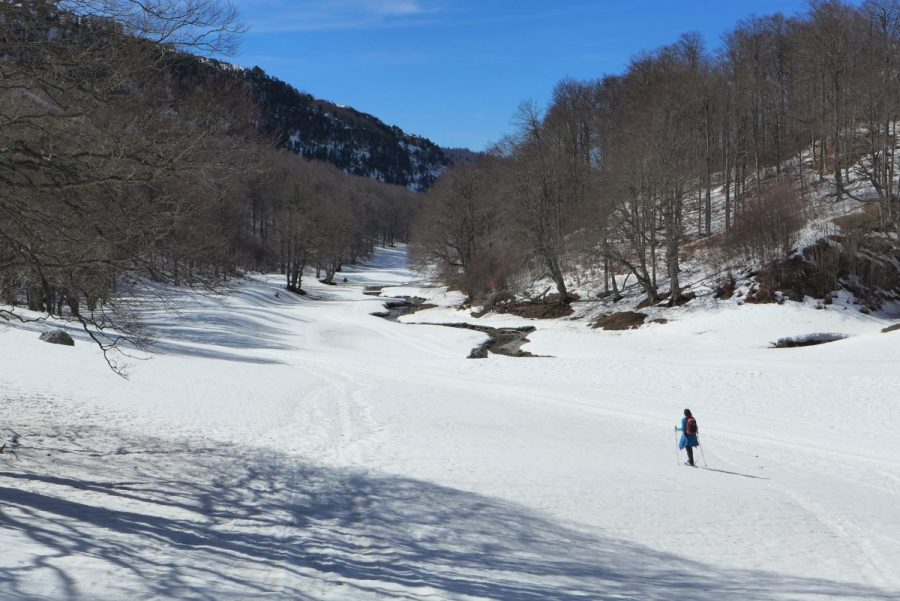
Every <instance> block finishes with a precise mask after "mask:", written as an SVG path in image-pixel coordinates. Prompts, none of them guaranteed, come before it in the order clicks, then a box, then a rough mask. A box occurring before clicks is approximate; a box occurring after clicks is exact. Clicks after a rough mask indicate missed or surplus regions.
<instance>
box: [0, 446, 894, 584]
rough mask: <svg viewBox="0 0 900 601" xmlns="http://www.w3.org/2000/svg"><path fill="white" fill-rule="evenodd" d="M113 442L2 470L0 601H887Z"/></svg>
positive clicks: (227, 454)
mask: <svg viewBox="0 0 900 601" xmlns="http://www.w3.org/2000/svg"><path fill="white" fill-rule="evenodd" d="M119 436H120V435H119V434H118V433H114V434H112V435H110V437H109V440H110V441H111V443H110V444H112V443H115V444H118V445H122V444H125V445H127V446H128V447H129V448H130V449H132V450H133V451H135V452H134V453H120V452H117V450H116V449H115V446H114V445H113V446H110V447H109V448H108V449H94V451H96V452H93V453H85V452H83V450H81V449H79V450H78V451H77V452H76V451H73V450H72V449H70V448H67V447H66V446H65V443H63V444H61V445H60V446H59V447H58V448H53V449H52V451H51V453H50V455H51V456H52V457H53V459H52V460H50V459H46V460H45V459H44V458H45V457H46V456H47V455H46V454H45V453H44V452H41V453H34V455H33V456H32V457H30V458H29V459H30V461H28V462H27V463H29V464H31V465H34V466H35V473H28V472H18V471H6V472H2V473H0V507H2V510H0V528H2V530H0V531H2V532H3V533H4V535H3V536H4V537H6V540H14V541H15V544H16V547H14V549H17V551H14V552H12V553H10V549H9V548H7V549H6V552H5V553H4V554H2V555H0V598H2V599H4V600H25V599H33V598H36V597H38V595H36V594H35V590H36V588H40V589H41V590H43V591H46V590H50V591H52V593H51V594H49V596H48V598H65V599H71V600H81V599H85V600H87V599H94V598H97V595H98V589H97V588H96V587H97V586H98V585H97V584H96V583H95V584H94V585H93V587H94V588H91V586H90V585H89V581H90V580H91V579H92V578H95V577H96V575H97V574H98V573H103V574H107V576H106V578H107V579H108V581H109V584H108V586H116V587H119V588H117V591H119V592H122V594H127V596H130V597H152V598H157V599H209V600H213V599H225V598H230V599H253V598H259V597H263V596H265V597H266V598H273V599H291V600H294V599H296V600H306V599H321V598H343V599H352V600H365V599H383V598H391V599H397V598H401V599H419V598H429V599H433V598H434V599H455V598H470V597H475V598H483V599H496V600H503V601H545V600H548V599H553V600H557V601H584V599H641V600H649V601H654V600H658V601H662V600H666V601H668V600H671V599H693V600H699V601H704V600H708V601H713V600H716V601H718V600H721V599H755V600H759V601H766V600H774V599H784V598H798V597H802V596H804V595H818V596H820V597H831V598H835V599H846V598H855V599H879V600H884V599H889V598H900V594H898V592H897V591H885V590H881V589H877V588H873V587H870V586H867V585H863V584H853V583H846V582H836V581H832V580H830V579H827V578H800V577H794V576H789V575H784V574H779V573H774V572H765V571H758V570H735V569H728V568H722V567H720V566H716V565H712V564H705V563H702V562H697V561H693V560H691V559H689V558H686V557H682V556H679V555H674V554H670V553H663V552H660V551H658V550H654V549H651V548H648V547H644V546H641V545H637V544H634V543H632V542H629V541H625V540H620V539H616V538H613V537H608V536H603V535H600V534H597V533H590V532H586V531H584V530H581V529H578V528H576V527H572V526H567V525H564V524H561V523H558V522H556V521H554V520H551V519H548V518H547V517H545V516H542V515H541V514H539V513H536V512H534V511H532V510H530V509H528V508H525V507H522V506H520V505H517V504H514V503H510V502H506V501H501V500H497V499H492V498H489V497H485V496H482V495H478V494H474V493H471V492H466V491H462V490H456V489H452V488H448V487H444V486H439V485H436V484H434V483H430V482H425V481H421V480H415V479H411V478H405V477H398V476H392V475H383V474H374V473H368V472H359V471H347V470H340V469H333V468H328V467H322V466H316V465H310V464H306V463H304V462H302V461H299V460H297V459H296V458H294V457H291V456H288V455H284V454H281V453H277V452H273V451H272V450H266V449H254V448H240V447H234V446H225V445H216V444H208V443H207V444H206V445H205V446H204V447H202V448H197V447H191V446H189V445H187V444H183V445H175V444H173V443H172V442H171V441H164V440H154V439H133V440H128V441H126V442H123V441H122V440H121V439H120V438H118V437H119ZM58 440H60V441H65V437H60V438H59V439H58ZM98 440H102V437H101V438H98ZM22 450H23V451H24V450H25V449H24V448H23V449H22ZM35 464H37V465H35ZM54 470H58V471H59V472H61V473H58V474H57V473H52V472H53V471H54ZM98 474H103V477H100V476H98ZM88 565H89V566H91V568H90V569H86V568H83V566H88ZM82 569H84V571H82ZM313 591H319V592H313ZM101 592H102V593H105V594H103V595H101V596H103V597H104V598H111V597H110V594H112V593H111V592H110V591H108V590H107V591H101Z"/></svg>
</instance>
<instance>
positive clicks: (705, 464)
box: [697, 443, 709, 467]
mask: <svg viewBox="0 0 900 601" xmlns="http://www.w3.org/2000/svg"><path fill="white" fill-rule="evenodd" d="M697 446H698V447H699V448H700V456H701V457H703V467H709V465H707V463H706V453H704V452H703V445H702V444H700V443H697Z"/></svg>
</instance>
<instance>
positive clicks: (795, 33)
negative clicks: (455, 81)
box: [416, 0, 900, 309]
mask: <svg viewBox="0 0 900 601" xmlns="http://www.w3.org/2000/svg"><path fill="white" fill-rule="evenodd" d="M898 116H900V3H898V2H896V1H895V0H867V1H866V2H863V3H862V5H861V6H853V5H850V4H848V3H845V2H841V1H838V0H828V1H824V0H818V1H815V2H812V3H811V5H810V8H809V11H808V12H807V14H804V15H800V16H798V17H792V18H788V17H785V16H783V15H780V14H776V15H771V16H764V17H755V18H752V19H749V20H746V21H743V22H741V23H739V24H737V26H736V27H735V28H734V29H733V30H732V31H731V32H729V33H728V34H727V35H726V36H725V37H724V39H723V42H722V45H721V47H717V48H714V49H712V50H709V49H707V48H706V47H705V45H704V41H703V40H702V39H701V37H700V36H699V35H697V34H692V33H687V34H684V35H683V36H681V38H680V39H679V40H678V41H677V42H676V43H675V44H672V45H670V46H666V47H663V48H659V49H657V50H654V51H649V52H646V53H644V54H642V55H640V56H637V57H635V58H634V59H633V60H632V61H631V63H630V64H629V66H628V68H627V69H626V70H625V72H624V73H621V74H618V75H607V76H605V77H603V78H601V79H597V80H593V81H574V80H564V81H561V82H560V83H559V84H558V86H557V87H556V89H555V90H554V94H553V99H552V102H551V103H550V106H549V107H547V108H546V110H540V109H539V107H535V106H533V105H529V104H525V105H523V106H522V107H521V109H520V111H519V115H518V131H517V132H516V134H515V135H514V136H512V137H510V138H509V139H506V140H504V141H502V142H501V143H500V144H498V145H497V147H496V149H495V150H494V152H493V153H492V156H490V157H485V158H484V159H483V160H481V161H479V162H477V163H476V164H474V165H464V166H459V167H456V168H453V169H451V171H450V172H448V173H447V174H446V175H444V176H443V177H442V178H441V180H439V181H438V183H437V185H436V186H435V188H434V189H433V190H432V191H431V192H430V193H429V196H428V200H427V202H426V203H425V210H424V211H423V212H422V213H421V214H420V215H419V220H418V225H417V227H416V239H417V242H418V244H417V251H418V253H419V256H420V258H421V259H422V261H423V262H424V263H426V264H429V265H432V266H437V267H438V268H439V271H440V273H441V274H442V276H443V278H444V280H445V281H446V282H448V283H449V284H451V285H454V286H458V287H460V288H462V289H463V290H465V291H466V292H467V293H468V294H469V295H470V297H471V298H473V299H480V300H482V301H484V302H486V303H487V304H489V305H490V304H491V303H496V302H507V301H509V300H510V299H511V298H512V297H517V298H521V297H522V296H523V295H533V294H534V293H535V292H540V291H541V289H542V288H543V286H544V284H545V283H546V284H550V285H551V286H552V287H553V288H555V291H556V295H555V298H556V299H557V300H558V302H560V303H561V304H562V305H565V304H566V303H567V302H569V301H570V300H571V299H572V296H571V294H570V287H571V286H572V285H573V282H576V281H578V280H582V279H583V278H584V277H585V276H586V275H589V274H597V277H598V278H599V281H600V286H599V291H598V290H596V289H595V290H593V291H592V294H593V293H594V292H599V294H600V295H612V296H613V297H617V296H618V294H619V290H618V287H619V286H620V285H621V283H622V282H623V280H625V281H628V280H630V282H631V284H632V285H634V284H635V283H636V285H637V286H638V287H639V288H640V289H641V290H642V291H643V293H644V295H645V296H646V298H647V299H648V300H649V301H650V302H656V301H658V300H659V299H661V298H664V297H666V296H668V297H669V300H670V302H671V303H675V304H677V303H679V302H681V300H682V298H683V297H684V296H685V293H686V288H687V287H688V286H686V283H685V282H684V281H683V280H682V278H683V277H684V266H685V265H684V264H685V261H690V262H691V263H692V265H694V266H696V265H697V264H699V265H701V269H700V272H699V274H698V275H699V278H701V279H705V280H713V281H717V282H719V283H720V284H721V285H722V287H723V289H724V290H727V289H728V287H729V286H730V287H731V289H732V290H733V289H734V285H733V284H734V279H735V278H740V277H743V276H752V277H755V278H756V279H755V280H754V281H755V282H756V285H757V289H756V290H755V292H754V294H755V297H756V298H759V299H768V300H773V299H775V298H776V293H777V292H780V291H783V292H784V293H785V295H787V296H792V297H801V298H802V296H803V295H804V294H811V295H815V296H818V297H819V298H823V297H826V296H827V295H828V294H829V293H830V292H832V291H834V290H837V289H840V288H844V289H848V290H850V291H851V292H852V293H854V294H855V295H856V296H857V298H858V299H859V300H860V301H861V302H862V303H863V304H864V305H865V306H867V307H869V308H870V309H871V308H877V307H880V306H882V304H883V303H884V302H886V301H891V300H895V299H897V298H900V271H898V270H900V254H898V234H900V220H898V216H900V204H898V179H897V178H898V169H897V167H898V165H897V160H896V158H897V157H896V155H897V153H896V146H897V143H896V130H897V119H898ZM835 217H843V218H842V219H840V220H838V221H834V218H835ZM817 239H820V240H821V241H820V242H819V243H818V244H815V245H814V244H813V242H815V241H816V240H817ZM804 249H805V250H804ZM799 251H802V252H799ZM794 252H798V254H797V255H795V256H794V257H793V258H791V259H790V261H789V260H788V258H789V257H790V256H791V254H792V253H794Z"/></svg>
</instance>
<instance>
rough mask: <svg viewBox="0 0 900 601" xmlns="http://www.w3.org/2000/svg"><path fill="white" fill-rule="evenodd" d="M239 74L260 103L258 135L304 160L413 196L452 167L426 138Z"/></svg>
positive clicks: (258, 76)
mask: <svg viewBox="0 0 900 601" xmlns="http://www.w3.org/2000/svg"><path fill="white" fill-rule="evenodd" d="M238 72H239V73H240V76H241V77H242V79H243V80H244V81H245V82H246V83H247V84H248V85H249V87H250V89H251V91H252V94H253V96H254V98H255V99H256V101H257V102H258V103H259V106H260V113H261V115H260V118H261V123H260V125H261V128H262V129H263V131H265V132H267V133H271V134H273V135H275V136H276V138H277V143H278V144H279V145H280V146H284V147H285V148H289V149H291V150H293V151H294V152H296V153H297V154H300V155H302V156H304V157H306V158H308V159H318V160H322V161H327V162H329V163H332V164H334V165H335V166H337V167H338V168H339V169H341V170H343V171H345V172H347V173H352V174H354V175H361V176H366V177H372V178H375V179H377V180H380V181H383V182H385V183H389V184H396V185H400V186H405V187H407V188H409V189H411V190H418V191H424V190H427V189H428V188H430V187H431V185H432V184H433V183H434V182H435V180H437V178H438V177H440V175H441V174H442V173H443V172H444V171H445V170H446V169H447V167H448V166H449V165H450V163H451V162H452V160H451V157H450V154H449V153H448V152H445V151H444V149H442V148H441V147H439V146H438V145H436V144H435V143H434V142H432V141H431V140H428V139H427V138H423V137H421V136H416V135H412V134H408V133H406V132H404V131H403V130H401V129H400V128H399V127H396V126H390V125H387V124H385V123H384V122H382V121H381V120H380V119H378V118H377V117H374V116H372V115H368V114H366V113H362V112H360V111H357V110H355V109H352V108H349V107H345V106H340V105H337V104H334V103H332V102H329V101H327V100H321V99H318V98H315V97H314V96H312V95H311V94H307V93H304V92H301V91H299V90H297V89H296V88H295V87H293V86H292V85H290V84H288V83H286V82H284V81H281V80H279V79H277V78H275V77H272V76H270V75H268V74H267V73H266V72H265V71H263V70H262V69H260V68H259V67H254V68H252V69H241V70H239V71H238Z"/></svg>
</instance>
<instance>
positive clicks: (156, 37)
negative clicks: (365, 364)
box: [0, 0, 417, 346]
mask: <svg viewBox="0 0 900 601" xmlns="http://www.w3.org/2000/svg"><path fill="white" fill-rule="evenodd" d="M0 24H2V29H0V56H2V57H3V58H2V60H0V115H2V117H0V118H2V122H3V127H2V128H0V294H2V298H3V301H4V303H5V304H6V306H7V307H10V308H5V309H2V310H0V317H2V318H6V319H13V318H15V317H16V315H17V314H16V309H15V308H16V306H17V305H20V304H21V305H25V306H27V307H28V308H30V309H33V310H36V311H42V312H45V313H47V314H53V315H63V314H65V315H67V316H70V317H72V318H74V319H77V320H79V321H81V323H82V324H83V325H84V326H85V328H86V329H88V330H89V331H90V332H91V333H92V334H93V335H94V336H96V337H97V339H98V342H101V343H102V344H104V346H111V345H115V344H117V343H118V341H119V340H120V336H127V337H131V338H132V340H133V341H138V342H139V341H140V339H141V329H140V324H139V323H138V322H137V321H136V320H134V319H133V318H132V317H130V311H129V310H128V307H127V305H123V304H122V303H119V302H117V299H119V298H121V297H122V296H123V295H125V296H127V294H128V289H129V288H132V287H134V286H147V285H153V284H155V283H159V282H163V283H173V284H190V285H205V284H213V283H216V282H221V281H223V279H225V278H227V277H228V276H229V275H231V274H236V273H239V272H241V271H243V270H246V269H258V270H265V271H280V272H282V273H283V274H285V285H286V286H287V287H288V288H289V289H291V290H295V291H301V277H302V275H303V270H304V268H306V267H311V268H315V270H316V272H317V274H318V275H319V277H321V278H322V279H323V280H324V281H326V282H331V281H332V280H333V278H334V275H335V273H336V272H337V271H338V270H339V269H340V268H341V265H342V264H343V263H344V262H347V261H351V262H352V261H354V260H356V259H357V258H359V257H361V256H365V255H366V254H368V253H369V252H371V250H372V248H373V246H374V245H375V244H379V243H381V244H394V243H395V242H398V241H402V240H405V238H406V235H407V229H408V223H409V220H410V216H411V213H412V211H413V209H414V208H415V205H416V202H417V201H416V199H415V198H414V193H413V192H411V191H409V190H408V189H407V188H406V187H405V186H390V185H386V184H383V183H380V182H377V181H375V180H373V179H371V178H363V177H356V176H352V175H348V174H345V173H343V172H341V171H340V170H339V169H338V168H337V167H334V166H332V165H329V164H328V163H325V162H321V161H310V160H306V159H304V158H302V157H299V156H297V155H296V154H294V153H292V152H289V151H287V150H278V149H277V148H276V147H275V144H273V140H272V138H271V135H266V132H264V131H263V132H261V131H260V128H259V127H258V125H259V122H260V120H261V119H264V114H263V112H262V108H261V107H260V106H259V104H258V102H257V98H256V94H257V90H255V89H254V88H253V86H251V85H249V84H248V83H247V82H246V81H244V80H242V79H241V78H234V77H233V76H231V75H230V74H229V73H227V72H225V71H223V70H221V69H217V68H206V69H202V68H197V65H198V64H200V63H199V61H197V60H196V59H195V58H193V57H191V56H190V53H191V52H204V53H210V52H220V51H225V50H227V49H228V47H229V46H230V45H231V44H233V43H234V38H235V36H236V35H237V34H238V33H239V27H238V25H237V15H236V14H235V13H234V12H233V11H232V10H231V9H230V8H228V6H227V5H219V4H217V3H214V2H182V1H180V0H168V1H164V2H155V3H153V5H152V6H145V5H143V4H137V3H132V2H125V1H123V2H109V1H106V0H102V1H100V0H98V1H97V2H92V1H88V0H77V1H72V2H56V1H50V0H47V1H37V2H29V3H24V4H20V3H10V2H3V3H0ZM110 326H115V328H116V332H117V333H116V334H114V335H109V336H105V335H103V334H102V332H103V331H110V330H108V329H107V328H109V327H110Z"/></svg>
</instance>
